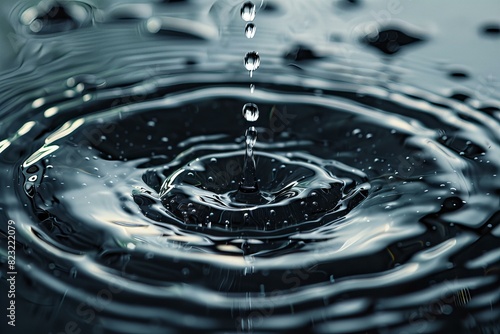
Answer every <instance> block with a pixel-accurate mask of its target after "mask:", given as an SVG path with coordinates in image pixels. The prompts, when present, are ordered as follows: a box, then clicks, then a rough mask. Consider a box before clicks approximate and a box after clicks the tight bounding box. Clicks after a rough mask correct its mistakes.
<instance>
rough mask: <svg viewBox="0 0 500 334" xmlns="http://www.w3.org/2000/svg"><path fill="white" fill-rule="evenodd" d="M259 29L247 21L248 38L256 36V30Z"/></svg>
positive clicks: (246, 32) (246, 33) (246, 34)
mask: <svg viewBox="0 0 500 334" xmlns="http://www.w3.org/2000/svg"><path fill="white" fill-rule="evenodd" d="M256 30H257V27H256V26H255V24H253V23H247V25H246V26H245V36H247V38H253V37H254V36H255V32H256Z"/></svg>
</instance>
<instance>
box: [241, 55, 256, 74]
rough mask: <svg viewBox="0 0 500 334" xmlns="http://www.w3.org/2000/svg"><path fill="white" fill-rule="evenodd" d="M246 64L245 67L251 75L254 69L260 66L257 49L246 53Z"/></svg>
mask: <svg viewBox="0 0 500 334" xmlns="http://www.w3.org/2000/svg"><path fill="white" fill-rule="evenodd" d="M244 64H245V68H246V69H247V70H248V71H250V75H251V73H252V72H253V71H255V70H256V69H258V68H259V66H260V56H259V54H258V53H257V52H255V51H252V52H248V53H247V54H246V55H245V61H244Z"/></svg>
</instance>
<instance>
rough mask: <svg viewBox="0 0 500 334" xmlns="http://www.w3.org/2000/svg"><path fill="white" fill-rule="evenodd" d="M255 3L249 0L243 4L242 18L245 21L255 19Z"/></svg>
mask: <svg viewBox="0 0 500 334" xmlns="http://www.w3.org/2000/svg"><path fill="white" fill-rule="evenodd" d="M255 13H256V9H255V5H254V4H253V2H251V1H247V2H245V3H244V4H243V6H241V18H242V19H243V20H244V21H247V22H250V21H253V20H254V19H255Z"/></svg>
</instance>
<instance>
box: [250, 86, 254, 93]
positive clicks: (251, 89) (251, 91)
mask: <svg viewBox="0 0 500 334" xmlns="http://www.w3.org/2000/svg"><path fill="white" fill-rule="evenodd" d="M254 91H255V85H254V84H250V94H253V92H254Z"/></svg>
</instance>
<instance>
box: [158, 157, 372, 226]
mask: <svg viewBox="0 0 500 334" xmlns="http://www.w3.org/2000/svg"><path fill="white" fill-rule="evenodd" d="M242 155H243V153H242V152H239V151H238V152H230V153H225V154H217V155H208V156H204V157H200V158H197V159H196V160H195V161H192V162H190V163H188V164H187V165H186V166H185V167H183V168H181V169H179V170H177V171H175V172H174V173H173V174H172V175H171V176H170V177H169V178H167V180H166V181H165V183H164V184H163V186H162V189H161V191H160V196H161V199H162V203H163V204H164V206H165V207H166V208H167V209H168V210H169V211H170V212H172V213H173V214H174V215H175V216H177V217H179V218H180V219H182V220H183V221H184V223H185V224H188V225H200V226H208V227H222V228H224V229H231V230H233V231H241V230H267V231H269V230H276V229H282V228H289V227H290V226H295V225H300V224H301V223H305V222H308V221H323V219H324V218H326V217H328V219H330V221H333V218H334V217H335V216H340V215H342V214H345V213H347V212H348V208H352V207H353V206H354V205H355V204H357V203H358V202H359V201H360V200H361V199H362V198H363V197H365V196H366V195H365V194H366V193H367V190H368V188H369V186H368V185H367V184H363V186H362V187H361V186H360V185H359V184H356V183H355V181H354V180H352V179H349V178H344V179H338V178H336V177H335V176H334V175H332V173H331V171H329V170H327V169H324V168H323V166H318V165H315V164H313V163H312V161H313V160H318V159H317V158H316V159H315V158H313V157H311V159H308V160H306V159H307V156H306V155H297V154H292V153H289V154H288V155H287V157H286V158H285V157H283V156H280V155H277V154H266V153H258V154H256V157H255V159H256V162H257V166H256V167H257V177H258V184H259V185H260V186H259V191H258V192H256V193H252V194H242V193H241V192H240V191H239V183H240V180H241V172H242V167H241V166H242V164H241V160H242ZM308 161H309V162H308ZM324 164H325V165H326V164H328V162H326V161H325V162H324ZM330 165H332V163H331V162H330ZM238 196H243V197H245V199H243V200H239V199H238ZM247 197H253V198H252V199H250V200H248V201H247ZM246 202H250V203H246ZM297 229H299V227H297ZM301 230H302V229H301Z"/></svg>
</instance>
